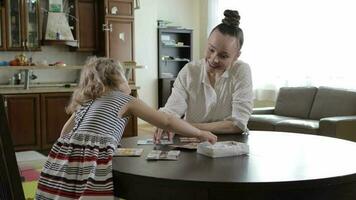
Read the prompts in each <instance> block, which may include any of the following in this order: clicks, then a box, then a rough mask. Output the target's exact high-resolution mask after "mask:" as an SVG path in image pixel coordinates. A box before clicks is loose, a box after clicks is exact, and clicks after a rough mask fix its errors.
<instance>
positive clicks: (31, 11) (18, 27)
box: [3, 0, 40, 50]
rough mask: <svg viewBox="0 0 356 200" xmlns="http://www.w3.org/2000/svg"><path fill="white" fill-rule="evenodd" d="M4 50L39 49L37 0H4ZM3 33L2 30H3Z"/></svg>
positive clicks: (38, 9) (38, 10)
mask: <svg viewBox="0 0 356 200" xmlns="http://www.w3.org/2000/svg"><path fill="white" fill-rule="evenodd" d="M4 3H5V11H6V12H5V13H6V16H5V20H6V22H5V27H6V28H5V30H7V32H6V33H5V34H6V43H5V44H6V48H4V49H5V50H40V23H39V21H40V6H39V1H38V0H36V1H30V0H4ZM3 33H4V32H3Z"/></svg>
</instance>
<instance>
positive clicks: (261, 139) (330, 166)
mask: <svg viewBox="0 0 356 200" xmlns="http://www.w3.org/2000/svg"><path fill="white" fill-rule="evenodd" d="M138 139H143V138H139V137H133V138H123V139H122V141H121V144H122V147H131V148H143V149H144V152H143V155H141V157H114V159H113V170H114V172H119V173H123V174H129V175H135V176H142V177H144V178H154V179H160V180H166V181H170V180H174V181H183V182H196V183H216V184H219V183H231V184H237V185H241V184H252V185H253V184H264V183H269V184H272V183H274V184H288V183H293V184H308V183H310V184H313V185H315V184H321V183H325V184H330V183H332V182H333V181H335V182H337V183H338V184H340V181H341V182H343V181H346V182H348V181H353V182H355V181H356V156H355V155H354V154H355V153H356V143H355V142H351V141H346V140H341V139H336V138H331V137H323V136H315V135H307V134H296V133H286V132H269V131H250V134H249V135H219V136H218V140H219V141H226V140H233V141H239V142H244V143H247V144H248V145H249V146H250V153H249V155H244V156H235V157H225V158H215V159H213V158H210V157H206V156H204V155H200V154H198V153H196V151H188V150H187V151H181V154H180V155H179V159H178V160H177V161H147V160H146V156H147V154H148V153H149V152H150V151H151V150H152V149H153V148H156V149H170V147H167V146H162V145H156V146H155V145H137V144H136V142H137V140H138Z"/></svg>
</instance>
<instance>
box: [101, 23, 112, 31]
mask: <svg viewBox="0 0 356 200" xmlns="http://www.w3.org/2000/svg"><path fill="white" fill-rule="evenodd" d="M107 27H108V24H103V31H110V32H112V24H110V25H109V28H107Z"/></svg>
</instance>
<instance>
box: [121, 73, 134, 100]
mask: <svg viewBox="0 0 356 200" xmlns="http://www.w3.org/2000/svg"><path fill="white" fill-rule="evenodd" d="M120 79H121V80H120V83H119V90H120V91H121V92H123V93H124V94H127V95H129V94H130V93H131V89H130V86H129V83H128V82H127V80H126V78H125V77H123V76H122V75H121V76H120Z"/></svg>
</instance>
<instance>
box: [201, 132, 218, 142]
mask: <svg viewBox="0 0 356 200" xmlns="http://www.w3.org/2000/svg"><path fill="white" fill-rule="evenodd" d="M198 139H199V140H200V141H208V142H210V143H211V144H215V142H216V141H217V140H218V137H217V136H216V135H214V134H212V133H211V132H209V131H202V130H201V131H200V132H199V136H198Z"/></svg>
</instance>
